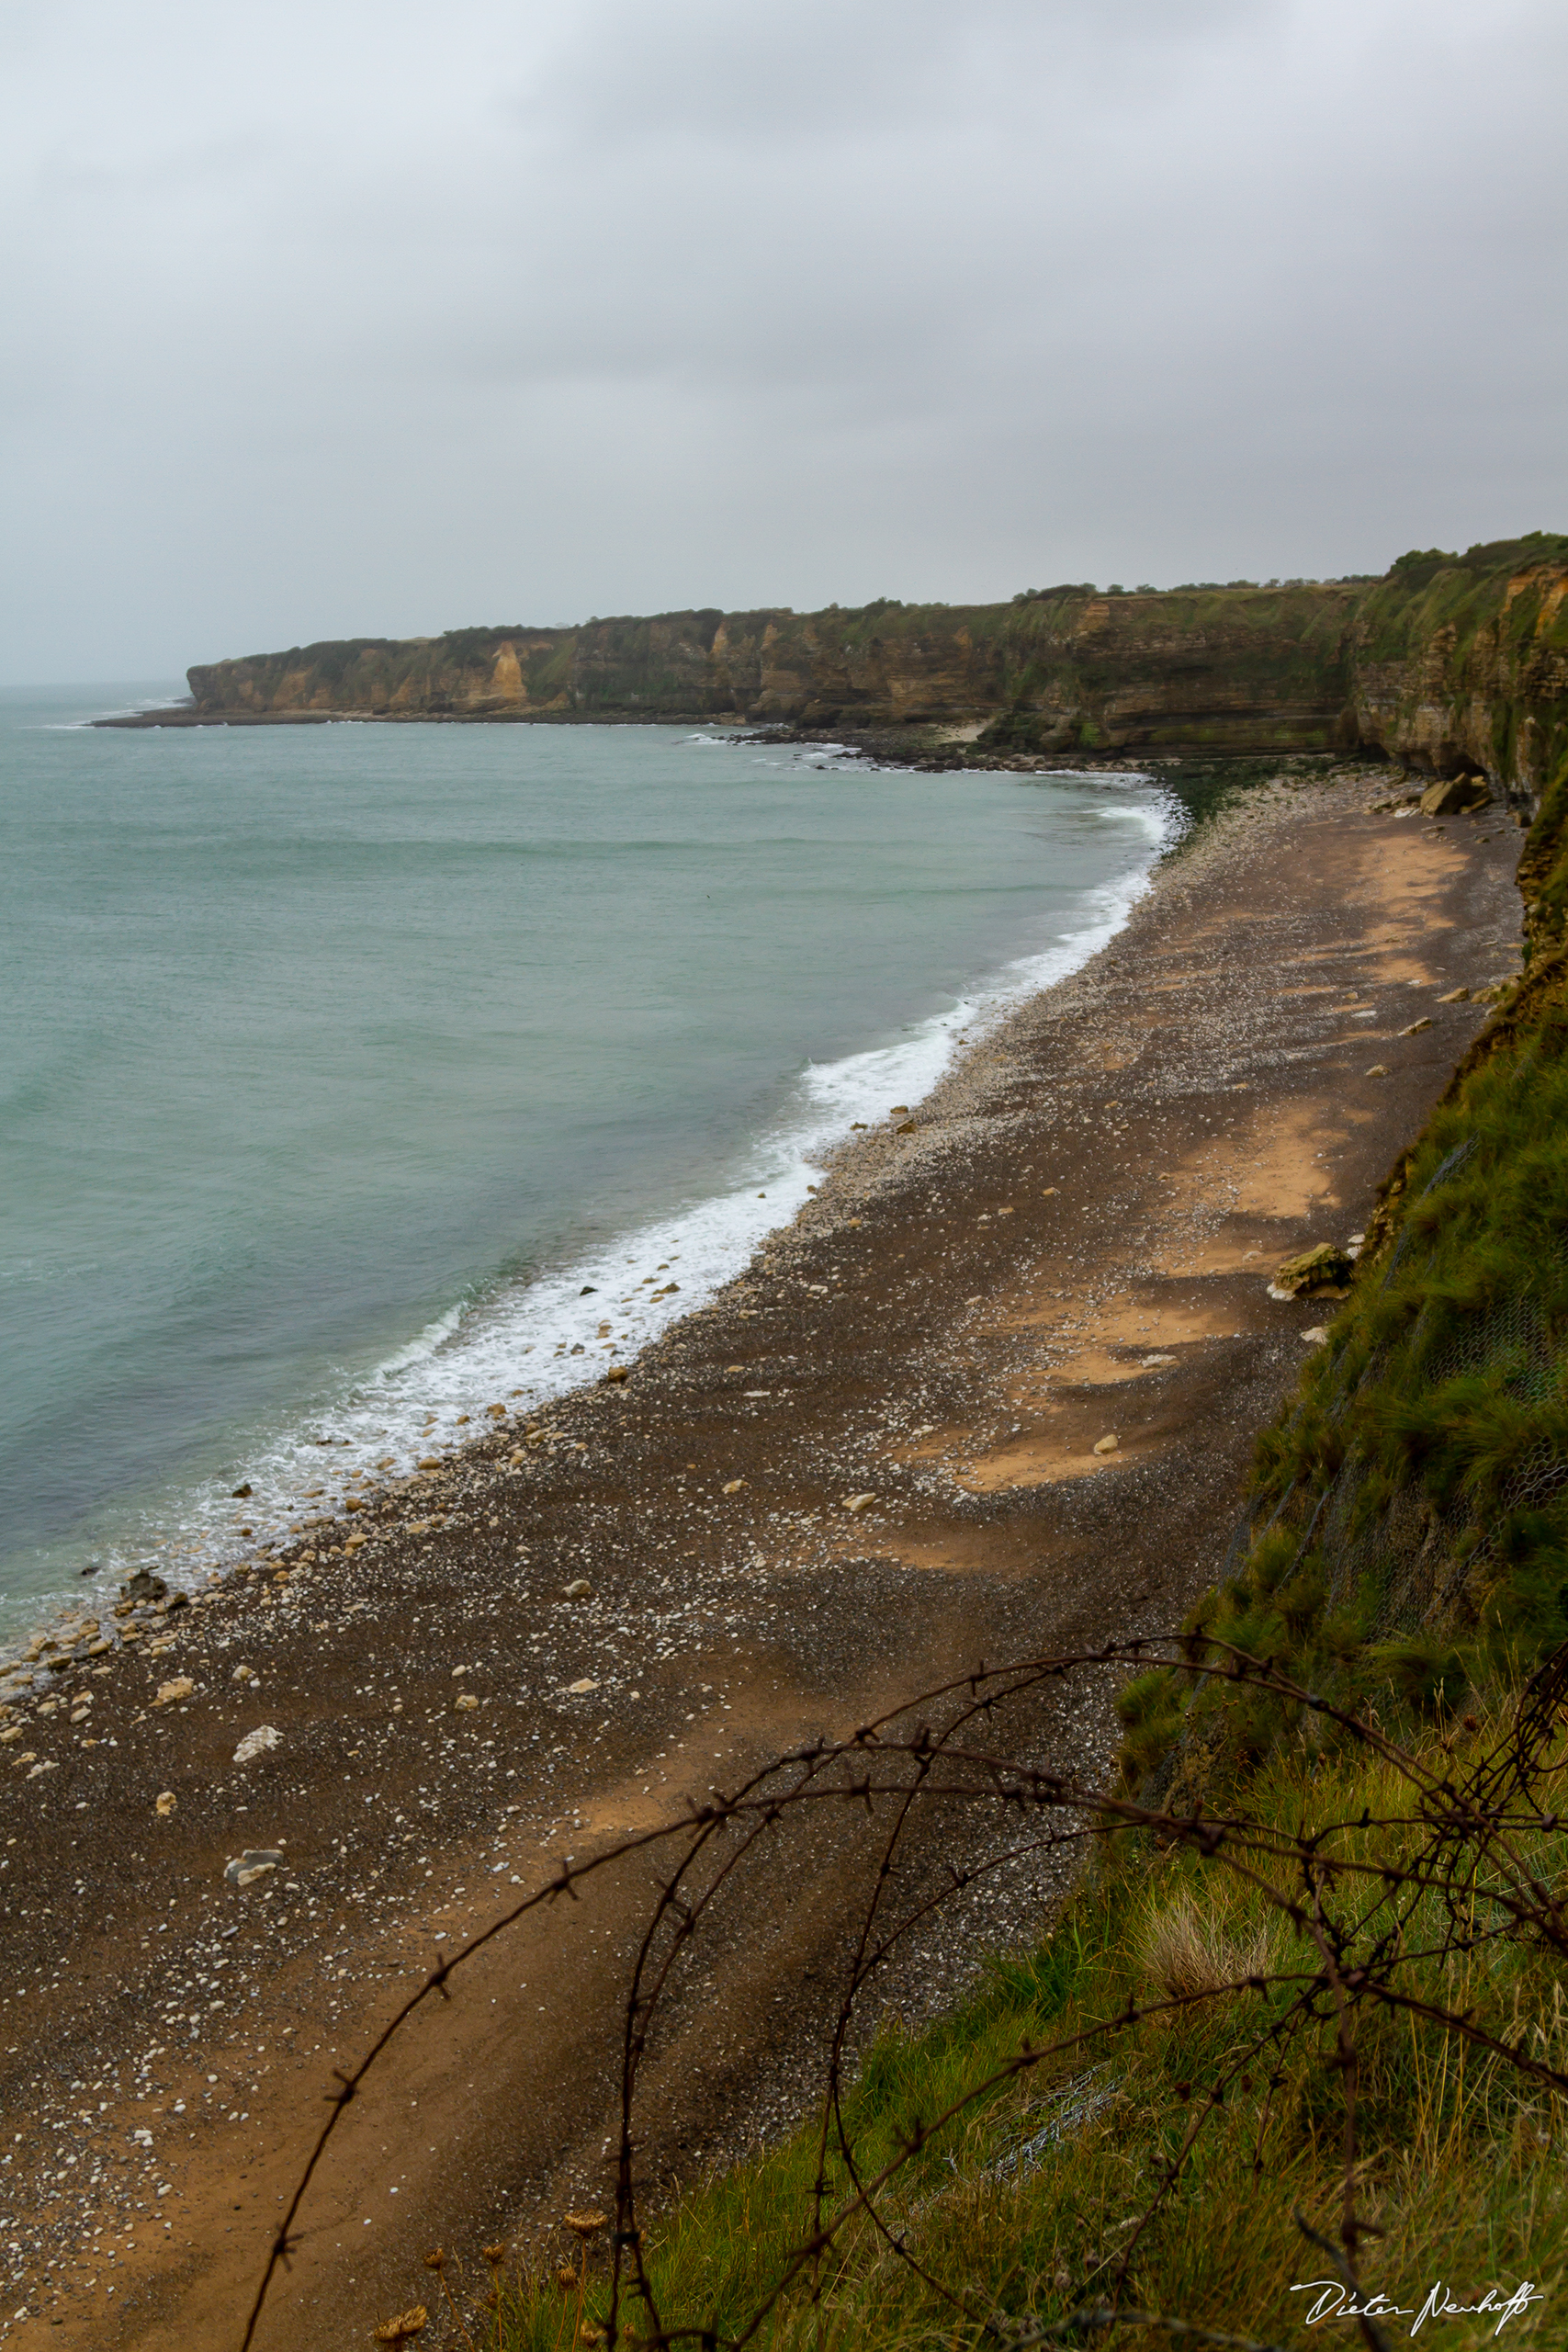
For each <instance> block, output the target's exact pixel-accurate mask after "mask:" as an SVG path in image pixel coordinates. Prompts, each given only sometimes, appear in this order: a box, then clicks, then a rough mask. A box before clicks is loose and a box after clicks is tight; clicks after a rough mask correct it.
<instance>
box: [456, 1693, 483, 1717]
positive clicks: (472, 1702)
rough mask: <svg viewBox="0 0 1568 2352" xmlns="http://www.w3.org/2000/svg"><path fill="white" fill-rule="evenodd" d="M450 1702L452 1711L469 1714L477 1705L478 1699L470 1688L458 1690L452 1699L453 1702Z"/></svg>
mask: <svg viewBox="0 0 1568 2352" xmlns="http://www.w3.org/2000/svg"><path fill="white" fill-rule="evenodd" d="M452 1703H453V1711H454V1713H457V1714H459V1715H471V1714H472V1713H473V1712H474V1709H475V1708H476V1707H477V1706H478V1705H479V1701H478V1700H477V1699H476V1698H475V1696H474V1694H473V1692H472V1691H460V1692H459V1693H458V1695H457V1698H456V1699H455V1700H454V1701H453V1702H452Z"/></svg>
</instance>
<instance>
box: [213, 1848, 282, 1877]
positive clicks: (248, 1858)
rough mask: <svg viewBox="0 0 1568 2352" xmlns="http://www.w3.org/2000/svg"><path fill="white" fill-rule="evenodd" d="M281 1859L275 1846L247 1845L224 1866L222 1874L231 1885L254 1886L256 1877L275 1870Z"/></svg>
mask: <svg viewBox="0 0 1568 2352" xmlns="http://www.w3.org/2000/svg"><path fill="white" fill-rule="evenodd" d="M282 1860H283V1856H282V1854H281V1853H280V1852H279V1851H278V1850H277V1849H276V1847H272V1846H259V1847H258V1846H251V1847H247V1848H246V1849H245V1851H244V1852H243V1854H241V1855H240V1856H239V1858H238V1860H235V1861H232V1862H230V1863H229V1864H228V1865H227V1866H226V1868H225V1870H224V1872H223V1876H224V1878H225V1879H226V1880H227V1881H228V1883H229V1884H230V1885H231V1886H254V1883H255V1882H256V1880H257V1879H258V1878H265V1876H266V1874H267V1872H268V1871H275V1870H276V1868H277V1866H278V1864H279V1863H280V1862H281V1861H282Z"/></svg>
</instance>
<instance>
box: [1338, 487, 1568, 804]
mask: <svg viewBox="0 0 1568 2352" xmlns="http://www.w3.org/2000/svg"><path fill="white" fill-rule="evenodd" d="M1565 599H1568V539H1563V538H1562V537H1556V536H1554V535H1549V534H1547V533H1545V532H1534V533H1532V534H1531V535H1530V537H1529V538H1528V539H1518V540H1512V541H1503V542H1500V543H1499V544H1498V545H1497V546H1495V547H1489V548H1472V550H1471V552H1470V554H1469V555H1468V556H1465V557H1454V556H1445V555H1439V554H1437V553H1433V554H1430V555H1410V556H1404V557H1402V558H1401V559H1400V560H1399V562H1398V563H1396V564H1395V565H1394V567H1393V571H1390V573H1389V574H1388V576H1387V578H1386V579H1385V580H1382V581H1380V582H1378V583H1377V584H1376V586H1375V587H1372V588H1370V589H1369V590H1367V591H1366V592H1365V594H1364V595H1363V598H1362V601H1361V604H1360V606H1359V611H1358V613H1357V616H1356V623H1355V629H1354V652H1353V668H1354V673H1355V680H1356V717H1357V724H1358V728H1359V733H1360V735H1361V737H1362V739H1363V740H1364V741H1369V742H1374V743H1376V744H1378V745H1380V746H1381V748H1382V750H1384V751H1386V752H1389V754H1390V755H1391V756H1392V757H1393V758H1397V759H1402V760H1404V761H1405V762H1407V763H1409V764H1410V765H1412V766H1419V767H1423V768H1429V769H1431V770H1432V771H1433V773H1434V774H1438V775H1444V774H1448V773H1450V772H1451V771H1452V770H1454V769H1455V768H1458V767H1461V766H1466V765H1472V766H1474V767H1476V768H1479V769H1482V770H1483V771H1484V772H1485V773H1486V774H1487V775H1489V776H1491V777H1492V779H1493V781H1494V782H1495V783H1501V784H1504V785H1506V786H1509V787H1510V788H1511V789H1513V790H1514V791H1515V793H1516V794H1517V795H1518V796H1519V797H1524V798H1528V799H1529V800H1531V801H1534V800H1536V799H1538V798H1539V797H1540V792H1541V790H1542V788H1543V786H1544V785H1545V783H1546V780H1547V778H1548V776H1549V775H1550V774H1551V771H1552V768H1553V765H1554V763H1555V760H1556V758H1557V755H1558V752H1560V750H1561V749H1562V747H1563V743H1564V741H1565V733H1564V729H1565V722H1568V606H1565V601H1564V600H1565Z"/></svg>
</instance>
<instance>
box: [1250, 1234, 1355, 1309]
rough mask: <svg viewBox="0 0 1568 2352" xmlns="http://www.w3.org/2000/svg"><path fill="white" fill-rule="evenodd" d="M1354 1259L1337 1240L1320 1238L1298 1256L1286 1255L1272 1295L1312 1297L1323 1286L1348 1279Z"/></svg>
mask: <svg viewBox="0 0 1568 2352" xmlns="http://www.w3.org/2000/svg"><path fill="white" fill-rule="evenodd" d="M1351 1263H1352V1261H1351V1260H1350V1259H1349V1258H1348V1256H1347V1254H1346V1252H1345V1251H1344V1250H1341V1249H1340V1248H1339V1247H1338V1246H1337V1244H1336V1243H1335V1242H1332V1241H1320V1242H1318V1243H1317V1244H1316V1246H1315V1247H1314V1249H1311V1250H1303V1251H1302V1253H1301V1255H1300V1256H1299V1257H1296V1258H1287V1259H1286V1260H1285V1262H1284V1264H1283V1265H1282V1266H1279V1267H1276V1269H1275V1272H1274V1279H1273V1281H1272V1282H1271V1283H1269V1296H1270V1297H1271V1298H1301V1297H1303V1295H1304V1296H1306V1297H1308V1298H1310V1297H1312V1296H1314V1295H1315V1293H1317V1292H1318V1291H1320V1290H1324V1289H1329V1288H1332V1287H1334V1286H1335V1285H1337V1284H1338V1283H1348V1281H1349V1279H1350V1270H1351Z"/></svg>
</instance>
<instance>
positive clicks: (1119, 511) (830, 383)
mask: <svg viewBox="0 0 1568 2352" xmlns="http://www.w3.org/2000/svg"><path fill="white" fill-rule="evenodd" d="M4 44H5V45H4V51H3V54H4V56H5V59H6V73H5V74H4V75H3V76H0V79H3V80H4V83H5V88H6V91H7V92H8V96H0V155H3V156H4V158H5V160H3V161H0V187H4V189H5V197H6V201H5V204H4V207H3V211H4V218H5V220H6V221H7V222H8V223H9V227H8V228H7V229H6V231H4V232H0V235H3V237H4V243H3V244H0V254H3V255H4V264H3V266H4V267H5V270H6V281H7V288H8V294H7V302H8V310H9V312H10V318H11V324H12V329H13V333H12V336H11V339H10V348H9V353H8V356H7V357H6V360H5V362H4V375H3V377H0V426H3V428H4V430H5V432H6V436H7V441H8V450H7V459H6V468H5V471H4V487H3V488H0V501H3V502H4V503H3V506H0V524H3V526H4V528H5V530H6V542H7V546H8V548H9V551H10V558H11V560H10V563H9V565H8V574H9V580H8V593H7V612H6V657H5V668H6V673H8V674H9V675H11V676H13V677H27V676H35V677H37V676H43V675H49V674H52V675H57V676H58V675H65V674H73V675H77V676H83V675H93V674H109V673H120V674H126V673H136V672H141V673H166V672H168V671H170V670H174V669H177V668H179V667H181V666H183V664H184V663H185V662H186V661H188V660H195V659H205V658H209V657H210V656H213V655H216V654H220V653H224V652H233V651H243V650H257V649H260V648H263V647H265V646H268V645H271V644H276V643H288V642H292V641H296V640H299V639H305V638H309V637H312V636H319V635H335V634H346V633H350V632H356V631H361V630H364V631H370V632H377V633H380V632H386V633H396V634H404V633H412V632H416V631H422V630H427V629H434V628H441V627H444V626H446V625H450V624H455V623H457V622H460V621H464V620H481V619H486V618H492V617H496V618H499V617H505V618H537V619H558V620H559V619H570V618H571V617H573V616H581V615H584V614H586V613H588V612H589V611H599V612H608V611H615V610H620V611H626V610H633V609H638V608H641V609H649V608H653V607H658V606H661V605H664V606H667V605H678V604H682V603H686V602H693V601H700V602H705V603H723V604H732V605H739V604H753V603H757V602H761V601H773V600H776V601H779V602H783V603H789V604H793V605H796V606H807V605H813V604H817V603H820V602H825V601H827V600H828V599H829V598H831V597H838V598H840V600H841V601H845V602H850V601H853V600H855V599H857V598H860V597H863V596H867V595H871V594H902V595H906V596H920V595H936V596H946V597H950V598H953V599H958V598H961V597H965V596H971V595H1005V594H1009V593H1010V592H1011V590H1012V589H1014V588H1016V587H1019V586H1021V585H1024V584H1026V583H1028V582H1035V581H1043V580H1049V579H1055V578H1099V579H1101V580H1107V579H1111V578H1120V579H1123V580H1128V581H1132V580H1136V579H1152V580H1156V581H1160V580H1175V579H1179V578H1187V577H1192V576H1203V577H1213V576H1231V575H1233V574H1235V573H1238V572H1245V573H1248V574H1252V575H1260V576H1269V574H1273V573H1292V572H1305V573H1309V574H1310V573H1316V572H1321V571H1338V570H1341V569H1349V570H1362V569H1371V568H1373V567H1381V565H1382V563H1384V562H1385V561H1386V560H1389V558H1391V557H1392V556H1393V555H1394V554H1396V553H1398V552H1399V551H1400V550H1401V549H1402V548H1404V547H1406V546H1408V545H1410V544H1412V543H1415V542H1419V543H1421V544H1427V543H1430V542H1433V541H1437V542H1439V543H1443V544H1454V543H1456V542H1457V543H1460V544H1463V543H1465V542H1467V541H1468V540H1469V539H1472V538H1475V537H1490V536H1494V535H1496V534H1500V533H1503V532H1511V531H1514V530H1517V529H1522V528H1529V527H1531V526H1536V525H1546V526H1551V525H1553V524H1556V523H1560V522H1561V520H1562V489H1563V463H1562V439H1563V436H1562V429H1561V418H1562V389H1563V356H1564V355H1563V343H1564V334H1563V328H1562V317H1563V304H1562V237H1561V226H1560V214H1561V206H1560V198H1559V197H1558V194H1557V185H1556V162H1555V157H1556V153H1557V145H1558V141H1557V121H1558V118H1559V115H1560V111H1561V103H1562V87H1563V72H1562V68H1563V62H1564V51H1565V49H1568V20H1564V19H1563V18H1562V13H1561V11H1559V10H1558V9H1556V8H1555V7H1553V6H1550V5H1547V0H1495V5H1493V6H1489V7H1488V9H1487V10H1485V11H1477V10H1475V9H1474V8H1473V7H1472V6H1469V5H1468V0H1354V5H1353V4H1352V0H1267V4H1266V5H1260V0H1212V5H1198V0H1191V5H1182V0H1121V5H1117V4H1116V0H1081V4H1080V0H1071V5H1067V4H1066V0H1059V5H1056V6H1050V5H1041V0H1016V4H1015V0H971V5H970V6H968V7H966V8H965V9H964V10H963V11H959V10H955V9H953V7H952V6H951V5H942V6H938V5H935V4H934V0H859V4H858V5H846V0H837V5H835V6H828V5H825V0H795V5H794V6H791V7H790V8H789V9H782V10H781V9H774V10H761V9H749V8H745V7H742V6H734V5H732V4H731V0H727V5H724V6H719V5H716V0H582V4H581V5H579V6H575V7H567V8H561V7H558V6H549V7H545V6H536V5H535V6H529V5H525V6H516V5H503V0H452V5H451V6H449V7H448V8H447V9H446V11H444V12H443V14H442V16H441V17H440V18H439V19H435V18H433V17H431V16H430V14H429V12H428V10H427V9H425V8H423V7H418V8H416V7H412V6H404V5H402V0H385V4H384V5H382V6H376V7H372V6H369V5H368V0H315V5H314V6H310V7H306V6H302V5H299V0H278V5H277V6H274V7H272V8H269V9H268V10H266V11H265V12H261V13H260V14H259V15H258V14H257V13H256V12H254V11H250V10H241V9H239V8H238V7H234V6H216V7H215V6H210V5H209V6H202V7H200V8H197V7H196V6H189V5H186V0H147V5H146V6H145V7H144V8H143V9H142V10H141V11H139V12H135V17H134V21H133V20H132V12H128V11H125V10H123V9H122V8H119V7H118V6H114V7H111V6H108V5H107V0H57V5H56V6H54V7H53V8H51V9H49V10H45V9H43V8H41V7H35V8H28V7H22V8H19V9H13V10H12V11H11V12H9V21H8V28H7V30H6V34H5V36H4ZM89 582H90V594H89V593H88V583H89Z"/></svg>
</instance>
